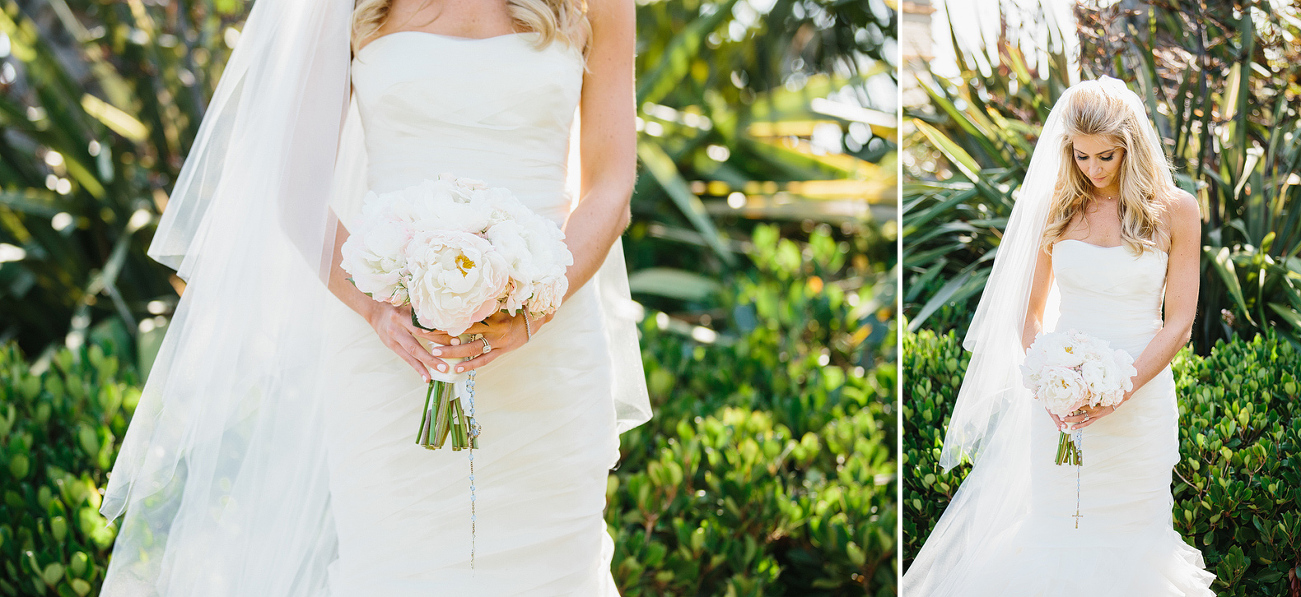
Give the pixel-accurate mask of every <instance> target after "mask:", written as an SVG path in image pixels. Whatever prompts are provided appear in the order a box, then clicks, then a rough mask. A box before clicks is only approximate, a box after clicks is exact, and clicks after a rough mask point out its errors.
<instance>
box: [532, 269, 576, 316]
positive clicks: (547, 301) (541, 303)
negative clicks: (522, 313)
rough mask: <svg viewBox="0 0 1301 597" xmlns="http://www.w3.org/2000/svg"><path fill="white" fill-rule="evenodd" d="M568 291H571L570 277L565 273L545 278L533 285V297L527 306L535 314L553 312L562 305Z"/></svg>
mask: <svg viewBox="0 0 1301 597" xmlns="http://www.w3.org/2000/svg"><path fill="white" fill-rule="evenodd" d="M566 292H569V278H566V277H565V275H564V274H560V275H558V276H552V277H550V278H547V279H544V280H542V281H540V282H538V283H536V284H534V285H533V297H532V298H530V299H529V301H528V304H527V305H526V308H527V309H528V310H529V313H532V314H535V315H545V314H548V313H552V312H554V311H555V310H556V309H558V308H559V307H560V301H562V300H564V298H565V293H566Z"/></svg>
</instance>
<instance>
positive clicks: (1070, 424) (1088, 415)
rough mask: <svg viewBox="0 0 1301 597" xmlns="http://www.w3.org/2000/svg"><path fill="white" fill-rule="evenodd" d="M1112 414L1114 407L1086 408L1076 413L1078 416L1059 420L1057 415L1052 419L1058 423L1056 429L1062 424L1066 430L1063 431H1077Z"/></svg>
mask: <svg viewBox="0 0 1301 597" xmlns="http://www.w3.org/2000/svg"><path fill="white" fill-rule="evenodd" d="M1114 412H1116V407H1114V406H1097V407H1092V406H1086V407H1084V408H1081V409H1080V410H1079V411H1077V413H1078V414H1073V415H1069V416H1065V417H1062V418H1060V419H1059V418H1057V415H1053V419H1054V420H1056V421H1057V422H1058V426H1057V428H1058V429H1062V425H1061V424H1063V423H1064V424H1065V425H1066V428H1065V429H1063V431H1079V430H1081V429H1084V428H1085V427H1088V426H1089V425H1092V424H1094V423H1097V422H1098V419H1101V418H1102V417H1105V416H1107V415H1109V414H1111V413H1114Z"/></svg>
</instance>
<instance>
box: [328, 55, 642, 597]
mask: <svg viewBox="0 0 1301 597" xmlns="http://www.w3.org/2000/svg"><path fill="white" fill-rule="evenodd" d="M534 35H536V34H533V33H524V34H513V35H505V36H500V37H491V38H486V39H465V38H456V37H448V36H442V35H434V34H429V33H423V32H403V33H395V34H391V35H387V36H384V37H382V38H379V39H377V40H375V41H373V42H371V43H370V44H368V45H367V46H365V47H363V48H362V49H361V50H360V51H359V52H358V53H357V55H356V57H355V59H354V60H353V65H352V84H353V93H354V97H355V99H356V101H357V108H358V110H359V113H360V116H361V123H362V126H363V128H364V134H365V147H366V152H367V155H368V163H369V167H368V170H367V182H368V186H369V187H370V188H371V189H372V190H375V191H378V192H384V191H391V190H395V189H400V188H403V187H406V186H409V185H413V184H416V183H419V182H420V181H422V180H424V179H427V178H436V177H437V176H438V174H440V173H444V172H446V173H451V174H454V175H456V176H458V177H469V178H475V179H479V180H482V181H484V182H486V183H487V184H489V185H491V186H501V187H506V188H509V189H511V191H513V192H514V194H515V195H516V196H517V197H518V198H519V199H520V200H521V201H522V202H523V203H524V204H525V205H527V206H528V207H529V208H531V209H532V210H534V211H535V212H537V213H539V214H541V215H543V216H545V217H547V218H550V219H552V220H553V221H555V222H556V223H557V224H562V225H563V223H564V221H565V219H566V218H567V217H568V215H569V212H570V209H571V199H572V197H571V196H570V194H569V193H568V192H567V191H566V184H565V183H566V175H567V168H566V166H567V157H568V150H569V140H570V130H571V128H570V127H571V124H572V122H573V119H574V114H575V109H576V107H577V105H578V101H579V96H580V92H581V89H582V80H583V62H582V57H581V54H580V53H579V52H578V51H577V50H575V49H573V48H570V47H569V46H567V45H565V44H562V43H559V42H557V43H552V44H550V45H548V46H546V47H544V48H542V49H537V48H535V47H534V46H533V40H534V37H533V36H534ZM340 217H341V218H342V219H343V221H344V222H345V224H346V223H347V222H348V217H347V216H346V214H342V213H341V214H340ZM592 286H593V285H592V284H588V285H586V286H585V287H584V288H582V289H580V290H578V291H577V292H576V293H575V294H574V296H573V297H572V298H570V299H569V300H568V301H566V302H565V303H564V305H563V306H561V308H560V310H559V311H558V312H557V314H556V317H555V318H554V319H553V320H552V321H551V322H550V323H548V324H547V325H546V326H544V327H543V328H542V329H541V330H540V331H539V332H538V333H537V334H536V335H535V336H534V337H533V339H532V341H531V342H529V343H528V344H526V345H525V346H523V347H522V348H519V349H516V350H514V351H511V352H509V353H506V354H504V355H503V356H502V357H501V358H499V359H497V360H496V361H494V362H493V363H492V364H490V365H488V366H486V367H483V368H482V369H480V370H479V372H478V379H477V387H476V401H475V403H476V407H477V416H478V421H479V422H480V423H481V424H482V425H483V434H482V436H481V438H480V442H481V448H480V449H478V450H475V451H474V465H475V466H474V472H475V479H474V484H475V486H476V499H477V501H476V502H475V516H476V518H475V521H474V527H475V530H474V532H475V536H476V537H477V539H476V541H475V554H474V567H473V569H471V566H470V549H471V510H470V491H469V485H470V480H469V472H470V471H469V462H468V458H467V453H466V452H453V451H451V450H450V449H442V450H436V451H431V450H426V449H424V448H422V447H420V446H418V445H416V443H415V435H416V431H417V428H418V426H419V420H420V410H421V408H422V406H423V404H424V398H425V390H426V386H425V384H424V382H423V381H422V380H421V379H420V378H419V377H418V376H417V374H416V373H415V372H414V371H412V370H411V367H410V366H409V365H407V364H406V363H405V362H403V361H402V360H401V359H399V358H398V357H397V356H396V355H395V354H393V352H392V351H390V350H389V349H388V348H386V347H385V346H384V345H383V344H381V343H380V341H379V339H378V337H377V336H376V335H375V332H374V330H373V329H371V327H370V326H369V325H367V324H366V323H365V322H364V321H363V320H362V319H361V318H360V317H358V316H357V315H356V314H355V313H353V312H352V311H350V310H348V309H347V308H345V307H343V306H342V304H339V305H337V312H336V313H335V314H334V315H333V316H331V317H330V318H329V320H328V321H327V322H325V325H329V326H331V328H332V329H331V330H330V332H331V338H332V340H331V348H332V350H331V352H332V353H333V356H332V357H331V362H330V363H329V364H328V366H327V367H326V370H327V371H329V372H330V373H329V374H330V375H331V376H332V379H331V382H330V383H328V384H326V387H329V388H331V393H330V395H328V396H325V397H323V399H324V400H326V401H327V408H326V409H325V410H326V412H327V413H328V414H327V423H326V433H327V434H328V440H327V444H328V446H329V447H328V464H329V476H330V502H331V504H330V507H331V511H332V513H333V518H334V523H335V526H336V528H337V532H338V559H337V560H336V561H335V562H334V563H333V564H331V566H330V569H329V589H330V594H331V595H333V596H335V597H346V596H359V597H368V596H373V595H384V596H385V597H402V596H407V595H410V596H413V597H414V596H417V595H419V596H421V597H425V596H429V595H457V594H467V595H481V596H485V597H486V596H496V595H584V596H589V595H593V596H600V595H617V594H618V591H617V589H616V588H615V586H614V582H613V579H612V577H611V574H610V560H611V557H612V553H613V544H612V541H611V539H610V536H609V534H608V532H607V530H606V525H605V522H604V519H603V511H604V508H605V490H606V482H607V476H608V473H609V469H610V468H611V467H612V466H613V465H614V464H615V463H616V462H617V460H618V436H617V433H616V415H615V407H614V404H613V402H612V400H611V390H610V388H611V371H610V365H609V362H610V359H609V354H608V350H607V336H606V332H605V330H604V329H603V328H602V322H601V318H600V317H597V316H593V314H594V313H596V312H598V311H599V306H598V305H597V304H596V301H597V300H598V299H597V296H596V293H595V291H594V289H593V288H592Z"/></svg>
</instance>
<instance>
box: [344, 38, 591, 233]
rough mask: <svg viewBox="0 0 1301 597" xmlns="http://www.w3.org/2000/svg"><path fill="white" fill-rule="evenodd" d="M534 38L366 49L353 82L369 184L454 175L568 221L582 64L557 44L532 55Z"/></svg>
mask: <svg viewBox="0 0 1301 597" xmlns="http://www.w3.org/2000/svg"><path fill="white" fill-rule="evenodd" d="M536 35H537V34H536V33H531V32H527V33H514V34H509V35H501V36H496V37H488V38H461V37H453V36H446V35H439V34H434V33H426V32H421V31H403V32H398V33H391V34H388V35H385V36H383V37H380V38H378V39H376V40H374V41H372V42H370V43H368V44H367V45H366V46H365V47H363V48H361V49H360V50H359V51H358V52H357V54H356V57H355V58H354V59H353V65H352V85H353V93H354V94H355V97H356V100H357V107H358V112H359V114H360V116H361V122H362V128H363V129H364V131H365V133H364V134H365V145H366V152H367V161H368V164H369V168H368V171H367V186H368V187H369V188H370V189H371V190H374V191H376V192H385V191H393V190H397V189H401V188H404V187H407V186H411V185H414V184H417V183H419V182H421V181H422V180H425V179H429V178H436V177H437V176H438V175H439V174H443V173H449V174H452V175H455V176H457V177H468V178H474V179H479V180H482V181H484V182H485V183H487V184H488V185H490V186H497V187H505V188H508V189H510V190H511V191H512V192H513V193H514V194H515V196H516V197H518V198H519V199H520V200H521V201H522V202H523V203H524V204H525V205H527V206H528V207H529V208H530V209H532V210H533V211H535V212H537V213H538V214H541V215H543V216H544V217H547V218H549V219H551V220H553V221H555V222H556V223H557V224H563V223H564V221H565V218H566V217H567V216H568V214H569V211H570V206H571V198H570V197H569V196H568V195H567V193H566V189H565V181H566V175H567V162H568V155H569V139H570V127H571V125H572V124H573V118H574V113H575V109H576V108H577V106H578V101H579V97H580V95H581V92H582V84H583V59H582V55H581V53H580V52H579V50H577V49H575V48H573V47H572V46H569V45H567V44H565V43H563V42H559V41H557V42H553V43H550V44H548V45H546V46H544V47H542V48H540V49H539V48H535V47H534V43H533V42H534V39H535V36H536Z"/></svg>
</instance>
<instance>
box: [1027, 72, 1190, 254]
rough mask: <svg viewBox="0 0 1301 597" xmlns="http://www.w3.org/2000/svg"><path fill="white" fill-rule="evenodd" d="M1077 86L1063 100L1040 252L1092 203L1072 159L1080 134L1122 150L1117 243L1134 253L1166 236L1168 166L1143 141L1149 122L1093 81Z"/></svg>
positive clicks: (1157, 150)
mask: <svg viewBox="0 0 1301 597" xmlns="http://www.w3.org/2000/svg"><path fill="white" fill-rule="evenodd" d="M1079 86H1080V87H1081V89H1078V90H1076V91H1075V92H1074V93H1071V94H1069V95H1068V96H1067V100H1066V101H1067V104H1066V106H1065V108H1066V112H1065V118H1064V119H1063V123H1064V125H1065V127H1066V131H1065V134H1064V135H1062V146H1061V149H1060V150H1061V152H1062V156H1061V167H1060V169H1059V170H1058V173H1057V184H1056V186H1055V187H1054V189H1053V199H1052V205H1051V207H1049V212H1048V226H1047V227H1046V228H1045V229H1044V238H1043V247H1044V250H1050V249H1051V248H1052V245H1053V244H1054V243H1056V242H1057V241H1058V240H1061V237H1062V235H1064V234H1065V233H1066V229H1067V228H1068V227H1069V226H1070V224H1071V222H1072V221H1073V220H1074V218H1075V216H1077V215H1081V214H1083V213H1084V212H1085V210H1086V209H1087V208H1088V207H1089V206H1090V205H1091V204H1092V203H1093V202H1094V201H1095V199H1094V196H1093V190H1094V186H1093V183H1092V182H1091V181H1090V180H1089V179H1088V178H1087V177H1086V176H1085V174H1084V172H1083V171H1081V170H1080V168H1079V166H1078V165H1077V164H1076V163H1075V155H1074V154H1075V139H1076V138H1078V137H1081V136H1098V137H1102V138H1105V139H1108V140H1110V141H1112V142H1114V143H1115V144H1116V145H1117V146H1119V147H1122V148H1124V150H1125V152H1124V154H1123V155H1122V156H1121V163H1120V168H1119V172H1118V174H1119V177H1120V206H1119V210H1120V238H1121V242H1122V243H1123V244H1124V245H1125V246H1127V247H1128V248H1129V250H1130V252H1132V253H1134V254H1140V253H1142V252H1143V251H1144V250H1146V249H1147V248H1155V247H1157V240H1158V239H1160V238H1162V237H1163V236H1164V235H1166V234H1167V232H1166V231H1165V230H1163V229H1162V227H1161V218H1162V215H1163V213H1164V210H1165V203H1166V200H1167V199H1168V197H1170V194H1171V191H1172V189H1170V188H1168V184H1167V182H1166V181H1167V180H1169V178H1168V177H1169V170H1170V166H1169V164H1168V162H1167V161H1166V157H1165V153H1164V152H1163V151H1162V150H1161V148H1160V147H1159V146H1157V147H1153V146H1152V143H1150V142H1148V140H1147V139H1148V138H1147V133H1146V131H1145V127H1150V126H1152V125H1151V124H1149V123H1148V122H1146V120H1145V118H1144V115H1143V114H1142V113H1141V112H1140V113H1135V111H1134V110H1131V109H1130V108H1129V107H1128V106H1127V105H1126V102H1125V99H1124V98H1121V97H1118V96H1117V95H1115V94H1113V93H1109V92H1108V89H1107V88H1106V87H1105V86H1103V85H1101V84H1096V82H1094V81H1086V82H1084V83H1080V84H1079Z"/></svg>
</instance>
